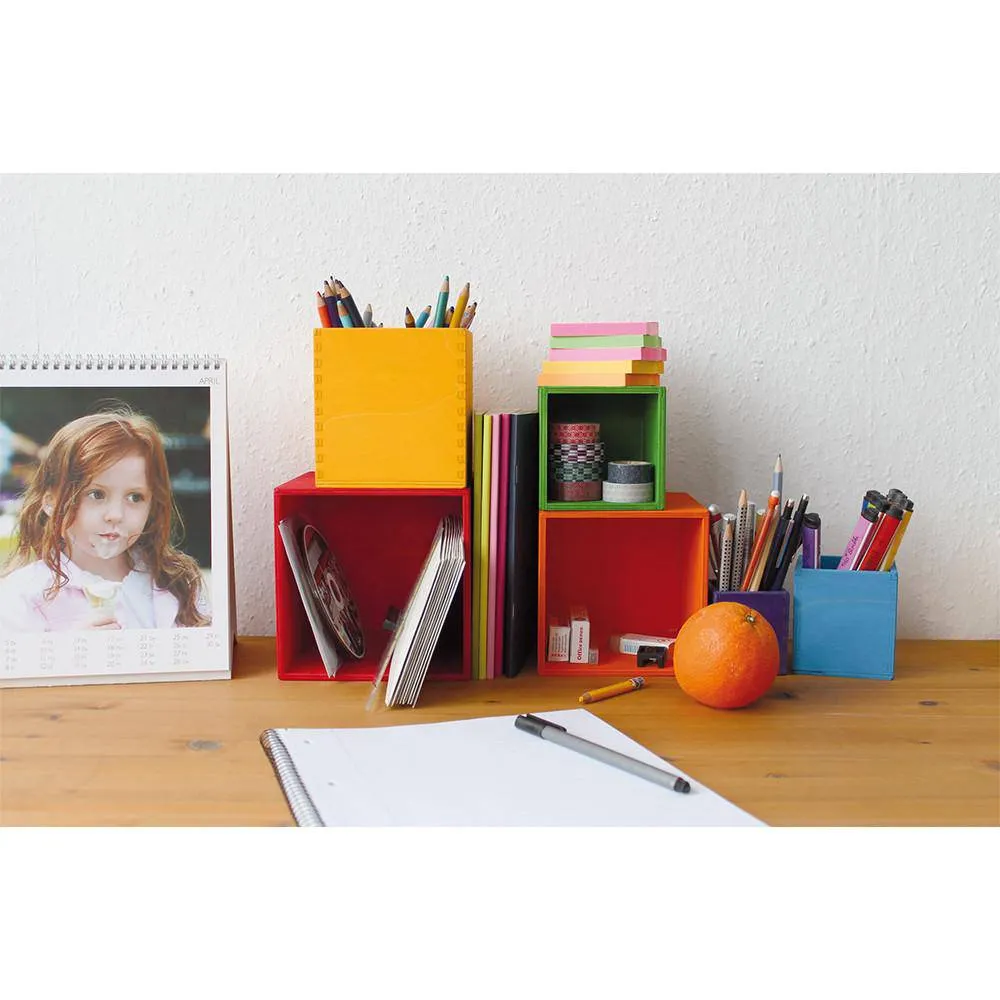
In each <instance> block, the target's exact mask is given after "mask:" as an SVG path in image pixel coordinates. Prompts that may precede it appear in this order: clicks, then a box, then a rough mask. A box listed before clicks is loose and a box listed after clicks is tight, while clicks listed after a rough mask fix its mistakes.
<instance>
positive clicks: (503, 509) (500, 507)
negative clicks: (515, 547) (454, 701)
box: [493, 413, 510, 677]
mask: <svg viewBox="0 0 1000 1000" xmlns="http://www.w3.org/2000/svg"><path fill="white" fill-rule="evenodd" d="M509 482H510V414H509V413H504V414H502V415H501V417H500V490H499V495H498V496H499V499H498V503H497V521H498V523H497V600H496V626H495V629H496V636H495V639H494V643H493V676H494V677H497V676H499V675H500V674H502V673H503V632H504V622H505V621H506V613H505V611H504V601H505V599H506V593H507V490H508V488H509Z"/></svg>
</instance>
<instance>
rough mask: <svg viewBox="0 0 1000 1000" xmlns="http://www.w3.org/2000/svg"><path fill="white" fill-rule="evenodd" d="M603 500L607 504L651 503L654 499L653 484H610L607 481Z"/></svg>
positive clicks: (603, 491) (602, 496) (604, 486)
mask: <svg viewBox="0 0 1000 1000" xmlns="http://www.w3.org/2000/svg"><path fill="white" fill-rule="evenodd" d="M601 498H602V499H603V500H604V501H605V502H606V503H649V501H650V500H652V499H653V484H652V483H609V482H608V481H607V480H605V481H604V485H603V489H602V491H601Z"/></svg>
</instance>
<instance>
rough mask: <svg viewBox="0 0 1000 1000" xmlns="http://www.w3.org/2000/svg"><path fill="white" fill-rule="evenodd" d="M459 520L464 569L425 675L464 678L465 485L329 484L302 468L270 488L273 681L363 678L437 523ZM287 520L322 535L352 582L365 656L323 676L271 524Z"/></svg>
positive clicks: (468, 599)
mask: <svg viewBox="0 0 1000 1000" xmlns="http://www.w3.org/2000/svg"><path fill="white" fill-rule="evenodd" d="M446 514H455V515H457V516H458V517H460V518H461V521H462V539H463V544H464V549H465V572H464V574H463V577H462V582H461V583H460V584H459V589H458V592H457V593H456V595H455V600H454V602H453V604H452V607H451V609H450V611H449V612H448V616H447V618H446V620H445V623H444V628H443V630H442V632H441V638H440V639H439V640H438V644H437V648H436V649H435V651H434V655H433V657H432V659H431V666H430V670H429V671H428V675H427V676H428V679H430V680H467V679H469V678H470V677H471V676H472V670H471V663H472V634H471V628H470V624H471V621H472V614H471V611H472V558H471V547H470V534H469V527H470V497H469V490H468V489H394V490H387V489H339V488H338V489H333V488H325V487H317V486H316V479H315V475H314V473H312V472H307V473H305V474H304V475H302V476H299V477H298V478H297V479H293V480H291V481H290V482H287V483H283V484H282V485H280V486H278V487H276V488H275V490H274V610H275V652H276V658H277V667H278V677H280V678H281V679H283V680H317V681H319V680H322V681H325V680H330V679H333V680H338V681H339V680H372V679H373V678H374V677H375V675H376V673H377V672H378V666H379V661H380V659H381V655H382V652H383V650H384V649H385V645H386V643H387V642H388V640H389V637H390V633H389V632H388V631H387V630H386V629H385V628H384V626H383V623H384V621H385V618H386V613H387V612H388V610H389V608H390V607H395V608H398V609H399V610H400V611H402V610H403V608H404V607H405V606H406V602H407V599H408V598H409V595H410V591H411V590H412V588H413V586H414V584H415V583H416V580H417V577H418V575H419V573H420V567H421V566H422V565H423V561H424V559H425V558H426V556H427V553H428V551H429V550H430V547H431V543H432V541H433V540H434V533H435V531H436V530H437V526H438V523H439V522H440V520H441V518H442V517H444V516H445V515H446ZM289 516H295V517H297V518H299V520H300V521H302V522H303V523H308V524H312V525H313V526H314V527H315V528H317V529H318V530H319V532H320V533H321V534H322V535H323V537H324V538H325V539H326V541H327V544H328V545H329V546H330V548H331V549H332V550H333V552H334V554H335V555H336V557H337V559H338V561H339V562H340V564H341V566H342V567H343V569H344V573H345V575H346V577H347V580H348V582H349V584H350V587H351V592H352V594H353V596H354V600H355V602H356V603H357V606H358V611H359V612H360V615H361V626H362V629H363V631H364V634H365V640H366V646H367V649H366V654H365V657H364V659H361V660H354V659H351V658H350V657H347V656H342V657H341V665H340V668H339V669H338V671H337V675H336V677H335V678H328V677H327V674H326V670H325V669H324V667H323V662H322V660H321V659H320V655H319V649H318V648H317V646H316V641H315V639H314V638H313V633H312V629H311V628H310V625H309V620H308V618H307V617H306V612H305V609H304V608H303V606H302V600H301V598H300V597H299V592H298V588H297V586H296V584H295V578H294V577H293V575H292V570H291V567H290V566H289V563H288V558H287V556H286V555H285V547H284V544H283V543H282V540H281V536H280V535H279V533H278V522H279V521H281V520H282V519H284V518H286V517H289Z"/></svg>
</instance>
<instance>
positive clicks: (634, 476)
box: [608, 459, 653, 483]
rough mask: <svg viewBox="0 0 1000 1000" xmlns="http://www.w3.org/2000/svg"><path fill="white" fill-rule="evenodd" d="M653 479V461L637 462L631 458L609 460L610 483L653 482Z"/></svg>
mask: <svg viewBox="0 0 1000 1000" xmlns="http://www.w3.org/2000/svg"><path fill="white" fill-rule="evenodd" d="M652 481H653V463H652V462H637V461H633V460H631V459H628V460H626V461H622V462H608V482H609V483H651V482H652Z"/></svg>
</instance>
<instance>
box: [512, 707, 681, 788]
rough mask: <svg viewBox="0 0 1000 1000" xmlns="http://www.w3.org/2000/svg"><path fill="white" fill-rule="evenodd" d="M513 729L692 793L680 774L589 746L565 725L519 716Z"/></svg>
mask: <svg viewBox="0 0 1000 1000" xmlns="http://www.w3.org/2000/svg"><path fill="white" fill-rule="evenodd" d="M514 726H515V727H516V728H517V729H520V730H522V731H523V732H526V733H530V734H531V735H532V736H537V737H539V738H540V739H543V740H546V741H547V742H549V743H558V744H559V746H561V747H566V749H567V750H575V751H576V752H577V753H582V754H583V755H584V756H585V757H591V758H593V759H594V760H599V761H600V762H601V763H602V764H610V765H611V766H612V767H617V768H618V769H619V770H621V771H627V772H628V773H629V774H634V775H635V776H636V777H637V778H645V779H646V780H647V781H652V782H653V783H654V784H657V785H662V786H663V787H664V788H669V789H670V790H671V791H674V792H690V791H691V785H690V783H689V782H688V781H686V780H685V779H684V778H682V777H680V775H677V774H671V773H670V772H669V771H664V770H663V769H662V768H659V767H653V765H652V764H647V763H645V762H644V761H641V760H636V759H635V758H634V757H628V756H626V755H625V754H623V753H618V751H617V750H609V749H608V748H607V747H602V746H601V745H600V744H599V743H591V742H590V740H585V739H583V738H582V737H580V736H574V735H573V734H572V733H568V732H566V727H565V726H558V725H556V723H554V722H549V720H548V719H542V718H540V717H539V716H537V715H519V716H518V717H517V718H516V719H515V720H514Z"/></svg>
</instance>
